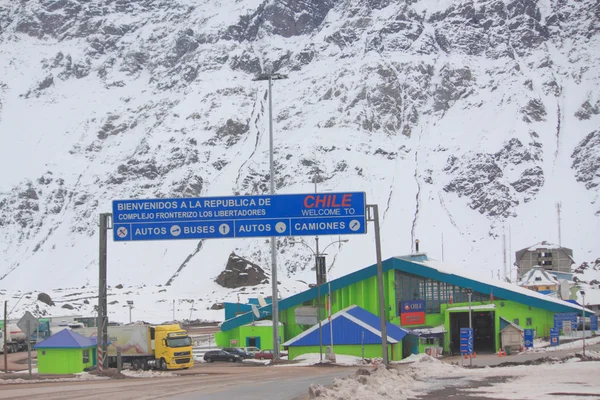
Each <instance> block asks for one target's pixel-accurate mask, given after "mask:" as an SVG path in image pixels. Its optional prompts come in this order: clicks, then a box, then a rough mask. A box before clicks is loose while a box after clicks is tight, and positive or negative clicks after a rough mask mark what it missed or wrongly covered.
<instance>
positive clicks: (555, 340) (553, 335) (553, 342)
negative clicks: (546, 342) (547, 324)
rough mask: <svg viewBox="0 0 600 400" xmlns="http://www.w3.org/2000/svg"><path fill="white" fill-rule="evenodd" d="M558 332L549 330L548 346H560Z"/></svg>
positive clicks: (555, 329) (554, 329) (557, 330)
mask: <svg viewBox="0 0 600 400" xmlns="http://www.w3.org/2000/svg"><path fill="white" fill-rule="evenodd" d="M559 331H560V330H559V329H558V328H550V346H558V345H559V344H560V339H559V337H558V333H559Z"/></svg>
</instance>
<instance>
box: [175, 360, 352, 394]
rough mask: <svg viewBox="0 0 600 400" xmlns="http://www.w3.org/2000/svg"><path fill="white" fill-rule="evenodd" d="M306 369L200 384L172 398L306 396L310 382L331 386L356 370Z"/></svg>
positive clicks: (298, 368) (300, 368)
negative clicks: (308, 370) (225, 382)
mask: <svg viewBox="0 0 600 400" xmlns="http://www.w3.org/2000/svg"><path fill="white" fill-rule="evenodd" d="M276 368H278V367H276ZM305 368H308V367H296V371H295V372H294V373H293V375H292V376H289V375H287V373H286V375H284V376H277V377H271V378H263V379H262V380H260V381H256V380H255V379H252V378H249V379H242V380H238V381H236V382H229V385H228V386H227V387H223V386H221V385H215V386H214V387H210V388H207V387H202V388H198V389H197V390H196V391H193V392H188V393H186V394H182V395H178V396H173V397H172V398H173V399H177V400H231V399H240V400H298V399H304V398H307V394H308V387H309V386H310V385H311V384H315V383H316V384H320V385H324V386H330V385H332V384H333V380H334V379H335V378H341V377H345V376H348V375H350V374H352V373H354V371H355V370H356V369H357V368H331V367H314V368H316V370H314V369H313V370H312V371H310V373H308V374H307V373H306V372H305V371H304V369H305ZM288 369H290V368H288ZM315 373H316V375H315Z"/></svg>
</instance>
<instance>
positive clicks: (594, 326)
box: [590, 315, 598, 332]
mask: <svg viewBox="0 0 600 400" xmlns="http://www.w3.org/2000/svg"><path fill="white" fill-rule="evenodd" d="M590 331H596V332H597V331H598V316H597V315H592V316H591V317H590Z"/></svg>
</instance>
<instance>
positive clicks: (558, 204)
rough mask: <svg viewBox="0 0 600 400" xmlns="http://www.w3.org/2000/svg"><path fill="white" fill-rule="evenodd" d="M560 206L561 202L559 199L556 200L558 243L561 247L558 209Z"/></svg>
mask: <svg viewBox="0 0 600 400" xmlns="http://www.w3.org/2000/svg"><path fill="white" fill-rule="evenodd" d="M561 207H562V203H561V202H560V201H557V202H556V219H557V221H558V245H559V246H560V247H562V240H561V238H560V209H561Z"/></svg>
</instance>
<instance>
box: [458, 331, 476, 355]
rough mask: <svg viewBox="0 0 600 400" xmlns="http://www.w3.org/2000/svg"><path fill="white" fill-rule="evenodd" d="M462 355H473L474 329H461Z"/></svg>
mask: <svg viewBox="0 0 600 400" xmlns="http://www.w3.org/2000/svg"><path fill="white" fill-rule="evenodd" d="M460 354H473V329H472V328H460Z"/></svg>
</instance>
